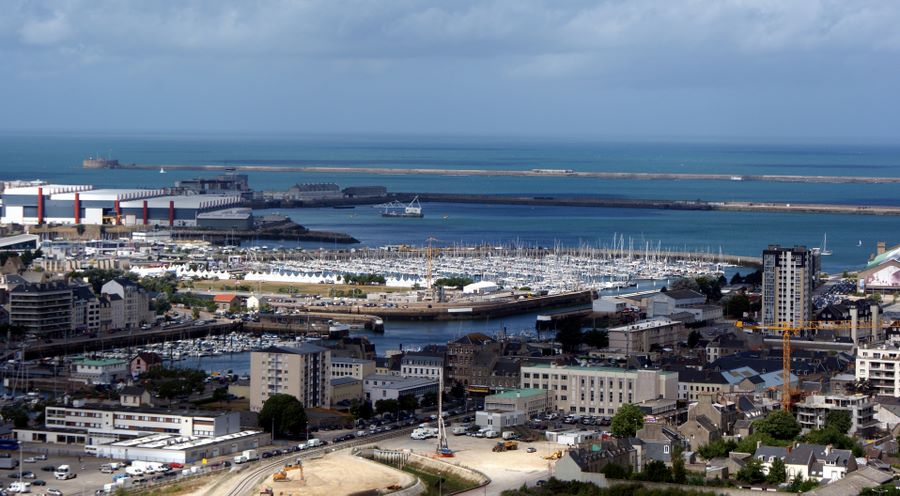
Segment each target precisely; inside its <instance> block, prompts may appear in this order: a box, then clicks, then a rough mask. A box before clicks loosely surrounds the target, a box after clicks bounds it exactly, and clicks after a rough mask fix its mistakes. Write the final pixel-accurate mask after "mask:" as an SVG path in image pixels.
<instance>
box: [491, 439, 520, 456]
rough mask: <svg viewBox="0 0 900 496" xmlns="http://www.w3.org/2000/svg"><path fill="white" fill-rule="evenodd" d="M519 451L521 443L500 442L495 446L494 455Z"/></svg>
mask: <svg viewBox="0 0 900 496" xmlns="http://www.w3.org/2000/svg"><path fill="white" fill-rule="evenodd" d="M517 449H519V443H517V442H515V441H499V442H497V444H496V445H494V449H493V450H492V451H493V452H494V453H502V452H504V451H512V450H517Z"/></svg>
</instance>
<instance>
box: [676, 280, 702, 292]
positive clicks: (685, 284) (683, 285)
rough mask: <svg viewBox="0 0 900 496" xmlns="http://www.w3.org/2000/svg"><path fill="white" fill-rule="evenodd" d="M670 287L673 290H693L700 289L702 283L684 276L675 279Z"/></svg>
mask: <svg viewBox="0 0 900 496" xmlns="http://www.w3.org/2000/svg"><path fill="white" fill-rule="evenodd" d="M669 289H670V290H673V291H674V290H677V289H690V290H692V291H700V285H699V284H697V281H695V280H694V279H691V278H690V277H682V278H681V279H676V280H675V281H673V282H672V284H669Z"/></svg>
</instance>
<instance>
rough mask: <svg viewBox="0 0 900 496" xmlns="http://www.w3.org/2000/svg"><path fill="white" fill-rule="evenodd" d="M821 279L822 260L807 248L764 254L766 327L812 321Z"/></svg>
mask: <svg viewBox="0 0 900 496" xmlns="http://www.w3.org/2000/svg"><path fill="white" fill-rule="evenodd" d="M818 275H819V270H818V256H817V255H816V254H815V253H813V252H812V251H810V250H808V249H807V248H806V247H805V246H795V247H793V248H782V247H780V246H778V245H772V246H769V247H768V248H767V249H766V250H763V279H762V323H763V324H774V323H779V322H789V323H791V324H800V323H802V322H806V321H808V320H810V318H811V317H812V310H813V304H812V291H813V289H814V288H815V284H816V279H817V277H818Z"/></svg>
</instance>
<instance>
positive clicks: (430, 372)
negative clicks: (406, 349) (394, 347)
mask: <svg viewBox="0 0 900 496" xmlns="http://www.w3.org/2000/svg"><path fill="white" fill-rule="evenodd" d="M400 375H401V376H402V377H425V378H427V379H434V380H436V381H437V380H439V379H440V378H441V377H442V376H443V375H444V357H442V356H430V355H418V354H415V353H407V354H406V355H404V356H403V358H402V359H401V360H400Z"/></svg>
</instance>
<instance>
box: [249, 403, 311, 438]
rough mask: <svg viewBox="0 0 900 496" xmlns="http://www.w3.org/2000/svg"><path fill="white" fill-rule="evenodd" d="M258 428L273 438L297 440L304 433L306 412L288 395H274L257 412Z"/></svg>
mask: <svg viewBox="0 0 900 496" xmlns="http://www.w3.org/2000/svg"><path fill="white" fill-rule="evenodd" d="M258 419H259V426H260V427H261V428H262V429H264V430H265V431H266V432H272V433H273V434H272V435H273V436H278V437H289V438H298V437H300V435H301V434H302V433H303V432H305V431H306V410H305V409H304V408H303V404H302V403H300V400H298V399H297V398H295V397H294V396H291V395H289V394H274V395H272V396H269V399H267V400H266V402H265V403H263V407H262V410H260V411H259V417H258Z"/></svg>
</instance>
